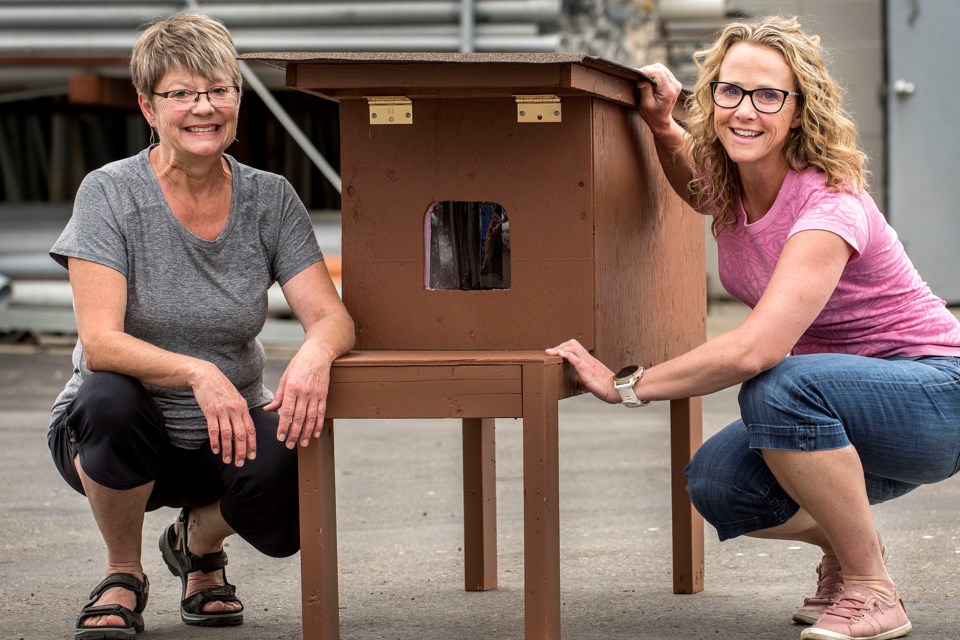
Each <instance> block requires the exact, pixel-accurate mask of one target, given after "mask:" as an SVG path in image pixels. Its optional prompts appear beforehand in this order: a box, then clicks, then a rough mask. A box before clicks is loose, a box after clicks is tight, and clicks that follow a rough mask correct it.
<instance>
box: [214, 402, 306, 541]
mask: <svg viewBox="0 0 960 640" xmlns="http://www.w3.org/2000/svg"><path fill="white" fill-rule="evenodd" d="M251 417H252V418H253V421H254V425H255V426H256V427H257V442H258V447H257V457H256V458H255V459H254V460H251V461H250V462H248V463H247V464H245V465H244V466H243V467H240V468H237V467H229V468H227V467H225V468H224V471H223V474H224V486H225V488H226V493H225V495H224V497H223V498H222V499H221V502H220V509H221V512H222V513H223V516H224V518H225V519H226V520H227V522H228V523H229V524H230V526H231V527H233V529H234V530H235V531H236V532H237V533H238V534H240V537H242V538H243V539H244V540H246V541H247V542H249V543H250V544H251V545H253V546H254V547H255V548H256V549H257V550H259V551H260V552H261V553H264V554H266V555H268V556H272V557H278V558H279V557H287V556H290V555H293V554H294V553H296V552H297V551H299V550H300V510H299V492H298V475H297V451H296V449H287V448H286V447H285V446H284V444H283V443H282V442H277V440H276V437H275V434H276V414H266V415H264V414H263V412H261V411H258V410H254V411H251Z"/></svg>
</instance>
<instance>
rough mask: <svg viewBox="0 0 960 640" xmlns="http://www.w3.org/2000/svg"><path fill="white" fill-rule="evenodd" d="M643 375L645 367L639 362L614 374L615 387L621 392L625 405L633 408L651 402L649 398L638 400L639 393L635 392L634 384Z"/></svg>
mask: <svg viewBox="0 0 960 640" xmlns="http://www.w3.org/2000/svg"><path fill="white" fill-rule="evenodd" d="M642 377H643V367H641V366H640V365H638V364H631V365H627V366H626V367H624V368H623V369H620V371H618V372H617V373H616V375H614V376H613V388H614V389H616V390H617V393H619V394H620V397H621V398H622V400H623V406H625V407H630V408H631V409H632V408H634V407H645V406H647V405H648V404H650V401H649V400H638V399H637V394H635V393H634V392H633V385H635V384H637V382H638V381H639V380H640V378H642Z"/></svg>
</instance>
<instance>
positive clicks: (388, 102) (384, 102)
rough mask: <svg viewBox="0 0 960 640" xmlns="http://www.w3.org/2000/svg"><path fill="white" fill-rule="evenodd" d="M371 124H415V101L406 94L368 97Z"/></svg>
mask: <svg viewBox="0 0 960 640" xmlns="http://www.w3.org/2000/svg"><path fill="white" fill-rule="evenodd" d="M367 105H368V106H369V107H370V124H413V101H412V100H411V99H410V98H407V97H404V96H375V97H368V98H367Z"/></svg>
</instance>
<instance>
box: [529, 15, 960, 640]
mask: <svg viewBox="0 0 960 640" xmlns="http://www.w3.org/2000/svg"><path fill="white" fill-rule="evenodd" d="M695 59H696V61H697V63H698V65H699V67H700V75H699V78H698V80H697V84H696V88H695V90H694V92H693V94H692V95H691V97H690V100H689V103H688V109H687V111H688V114H689V120H688V122H687V127H686V129H684V128H682V127H681V126H680V125H679V124H678V123H677V122H675V121H674V120H673V118H672V117H671V115H670V114H671V111H672V109H673V107H674V105H675V103H676V101H677V99H678V97H679V95H680V91H681V87H680V83H679V82H678V81H677V80H676V78H675V77H674V76H673V75H672V74H671V73H670V71H669V70H668V69H666V68H665V67H663V66H662V65H652V66H650V67H646V68H644V69H643V70H642V71H643V73H644V74H645V75H646V76H647V77H648V78H649V79H650V82H642V83H641V84H640V90H641V93H640V107H639V108H640V115H641V117H642V118H643V119H644V121H645V122H646V123H647V125H648V126H649V127H650V129H651V130H652V132H653V134H654V138H655V140H656V145H657V151H658V153H659V157H660V160H661V164H662V165H663V169H664V172H665V174H666V176H667V178H668V179H669V181H670V183H671V185H672V186H673V188H674V189H675V190H676V191H677V193H679V194H680V195H681V197H683V198H684V199H685V200H686V201H687V202H688V203H689V204H690V205H691V206H692V207H694V209H696V210H697V211H699V212H700V213H702V214H704V215H709V216H712V217H713V233H714V235H715V236H716V239H717V244H718V249H719V256H720V276H721V280H722V282H723V284H724V286H725V287H726V288H727V290H728V291H729V292H730V293H731V294H732V295H734V296H736V297H737V298H738V299H740V300H742V301H743V302H745V303H746V304H747V305H749V306H750V307H751V309H752V311H751V313H750V314H749V316H748V317H747V318H746V320H744V322H743V323H742V324H741V325H740V326H739V327H737V328H736V329H734V330H733V331H731V332H729V333H727V334H725V335H722V336H720V337H718V338H715V339H713V340H711V341H709V342H707V343H705V344H704V345H702V346H700V347H698V348H696V349H694V350H693V351H690V352H688V353H686V354H684V355H682V356H680V357H678V358H675V359H673V360H670V361H668V362H664V363H662V364H659V365H657V366H655V367H651V368H650V369H647V370H646V371H644V370H643V369H642V368H639V367H629V368H627V369H624V370H623V371H622V372H621V373H619V374H616V375H615V374H614V373H613V372H612V371H611V370H610V369H608V368H607V367H606V366H605V365H604V364H603V363H601V362H599V361H598V360H596V359H595V358H593V357H592V356H591V355H590V354H589V353H588V352H587V351H586V350H585V349H584V348H583V346H582V345H580V344H579V343H578V342H576V341H573V340H571V341H568V342H566V343H564V344H562V345H559V346H557V347H555V348H553V349H548V350H547V351H548V353H552V354H559V355H561V356H563V357H564V358H566V359H567V360H568V361H569V362H570V363H571V364H572V365H573V366H574V367H575V368H576V370H577V372H578V374H579V377H580V383H581V385H582V386H583V387H584V388H586V389H588V390H589V391H591V392H592V393H594V394H595V395H596V396H597V397H599V398H601V399H603V400H606V401H607V402H611V403H617V402H621V400H623V401H624V402H625V403H626V404H627V405H628V406H642V405H643V404H646V402H648V401H650V400H667V399H672V398H685V397H689V396H698V395H704V394H708V393H712V392H714V391H718V390H720V389H723V388H726V387H730V386H733V385H736V384H741V383H742V387H741V391H740V396H739V401H740V409H741V419H740V420H738V421H736V422H735V423H733V424H731V425H730V426H728V427H726V428H725V429H724V430H722V431H721V432H720V433H718V434H717V435H715V436H713V437H712V438H710V439H709V440H708V441H707V442H706V443H704V445H703V446H702V447H701V448H700V450H699V451H698V452H697V454H696V456H695V457H694V459H693V461H692V462H691V463H690V465H689V466H688V468H687V469H686V472H685V473H686V476H687V478H688V480H689V483H688V491H689V492H690V496H691V498H692V500H693V503H694V505H695V506H696V508H697V509H698V510H699V511H700V513H701V514H702V515H703V516H704V518H705V519H706V520H707V521H709V522H710V523H711V524H712V525H713V526H714V527H715V528H716V529H717V532H718V534H719V536H720V538H721V540H725V539H728V538H731V537H735V536H739V535H749V536H754V537H759V538H776V539H785V540H798V541H802V542H806V543H809V544H814V545H817V546H819V547H820V548H821V549H822V550H823V557H822V559H821V561H820V564H819V565H818V566H817V573H818V582H817V591H816V593H815V595H814V596H812V597H810V598H806V599H805V600H804V603H803V605H802V606H800V607H799V608H798V609H796V610H795V611H794V613H793V619H794V620H795V621H797V622H801V623H806V624H811V625H812V626H810V627H808V628H805V629H804V630H803V631H802V632H801V635H800V637H801V639H802V640H853V639H859V640H886V639H889V638H899V637H901V636H905V635H907V634H908V633H909V632H910V629H911V623H910V621H909V620H908V619H907V615H906V612H905V610H904V607H903V603H902V601H901V600H900V597H899V595H898V592H897V588H896V585H895V583H894V581H893V579H892V578H891V577H890V575H889V574H888V573H887V570H886V567H885V565H884V557H885V549H884V547H883V543H882V542H881V540H880V537H879V535H878V533H877V531H876V526H875V524H874V520H873V515H872V512H871V509H870V505H871V504H876V503H879V502H884V501H886V500H889V499H891V498H894V497H898V496H901V495H903V494H905V493H907V492H909V491H911V490H912V489H914V488H916V487H917V486H919V485H921V484H926V483H932V482H938V481H940V480H943V479H945V478H948V477H950V476H952V475H954V474H955V473H956V472H957V470H958V466H960V324H958V323H957V321H956V319H955V318H954V317H953V316H952V315H951V314H950V312H949V311H948V310H947V309H946V306H945V304H944V302H943V300H941V299H939V298H937V297H936V296H935V295H934V294H933V293H932V292H931V291H930V289H929V288H928V287H927V285H926V283H924V282H923V280H922V279H921V278H920V276H919V274H918V273H917V271H916V269H914V267H913V265H912V263H911V262H910V260H909V259H908V257H907V255H906V253H905V252H904V249H903V246H902V245H901V244H900V242H899V240H898V239H897V235H896V232H895V231H894V230H893V229H892V228H891V227H890V226H889V225H888V224H887V223H886V221H885V220H884V218H883V216H882V214H881V213H880V212H879V211H878V209H877V207H876V205H875V204H874V202H873V199H872V198H871V197H870V196H869V195H868V194H867V193H866V191H865V189H866V171H865V169H864V162H865V158H864V155H863V154H862V153H861V152H860V151H859V150H858V149H857V146H856V141H857V132H856V127H855V125H854V124H853V122H852V121H851V119H850V118H849V116H847V114H846V113H845V112H844V111H843V108H842V106H841V90H840V88H839V86H838V85H837V84H836V82H835V81H834V80H833V79H832V78H831V77H830V75H829V73H828V72H827V70H826V68H825V65H824V62H823V58H822V54H821V49H820V41H819V38H818V37H816V36H812V35H809V34H807V33H805V32H804V31H803V30H802V28H801V26H800V24H799V22H797V21H796V19H785V18H767V19H763V20H760V21H758V22H754V23H731V24H729V25H728V26H727V27H726V28H724V29H723V31H722V32H721V33H720V35H719V37H718V39H717V40H716V42H715V43H714V44H713V45H712V46H710V47H708V48H707V49H705V50H703V51H700V52H698V53H697V54H696V55H695ZM788 356H789V357H788Z"/></svg>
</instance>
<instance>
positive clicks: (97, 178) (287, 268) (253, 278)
mask: <svg viewBox="0 0 960 640" xmlns="http://www.w3.org/2000/svg"><path fill="white" fill-rule="evenodd" d="M148 154H149V149H145V150H143V151H142V152H140V153H139V154H138V155H136V156H134V157H132V158H127V159H125V160H120V161H118V162H113V163H110V164H108V165H106V166H104V167H102V168H100V169H98V170H96V171H93V172H92V173H90V174H89V175H87V177H86V178H84V180H83V182H82V184H81V185H80V188H79V190H78V191H77V196H76V200H75V201H74V206H73V216H72V217H71V218H70V221H69V222H68V223H67V226H66V228H65V229H64V231H63V233H62V234H61V235H60V238H59V239H58V240H57V242H56V244H54V246H53V248H52V249H51V250H50V255H51V256H52V257H53V259H54V260H56V261H57V262H58V263H60V264H61V265H63V266H67V258H68V257H75V258H82V259H84V260H90V261H92V262H97V263H99V264H102V265H105V266H107V267H110V268H111V269H116V270H117V271H119V272H120V273H121V274H123V275H124V276H125V277H126V280H127V310H126V316H125V318H124V330H125V331H126V332H127V333H129V334H130V335H132V336H134V337H136V338H139V339H141V340H144V341H145V342H149V343H150V344H153V345H156V346H158V347H160V348H162V349H166V350H168V351H172V352H176V353H182V354H187V355H190V356H194V357H197V358H200V359H203V360H207V361H209V362H212V363H213V364H215V365H217V366H218V367H219V368H220V370H221V371H222V372H223V373H224V375H226V376H227V378H229V379H230V381H231V382H232V383H233V384H234V386H236V388H237V389H238V390H239V392H240V394H241V395H242V396H243V397H244V398H245V399H246V401H247V404H248V405H249V406H250V407H260V406H263V405H265V404H267V403H268V402H269V401H270V400H271V398H272V397H273V396H272V393H271V392H270V391H269V390H268V389H267V388H266V387H264V386H263V367H264V359H265V357H264V351H263V346H262V345H261V344H260V342H259V340H258V339H257V336H258V335H259V333H260V331H261V330H262V329H263V325H264V322H265V321H266V316H267V289H268V288H269V287H270V286H271V285H272V284H273V282H274V281H277V282H279V283H280V284H281V285H283V284H284V283H286V282H287V280H289V279H290V278H292V277H293V276H295V275H296V274H298V273H300V272H301V271H302V270H303V269H305V268H307V267H308V266H310V265H311V264H313V263H315V262H317V261H319V260H321V259H323V255H322V254H321V253H320V249H319V247H318V246H317V240H316V237H315V236H314V233H313V227H312V225H311V223H310V218H309V216H308V215H307V211H306V209H305V208H304V206H303V203H302V202H300V199H299V198H298V197H297V194H296V193H295V192H294V190H293V187H292V186H290V183H289V182H287V180H286V179H285V178H283V177H281V176H278V175H275V174H272V173H267V172H265V171H260V170H257V169H253V168H252V167H248V166H246V165H242V164H240V163H238V162H237V161H236V160H235V159H234V158H232V157H231V156H225V157H226V159H227V161H228V162H229V163H230V166H231V168H232V170H233V202H232V203H231V206H230V217H229V219H228V220H227V224H226V226H225V227H224V229H223V231H222V232H221V234H220V237H218V238H217V239H216V240H213V241H207V240H203V239H200V238H198V237H197V236H195V235H193V234H192V233H190V232H189V231H188V230H187V229H186V228H185V227H184V226H183V225H182V224H181V223H180V221H179V220H177V218H176V216H174V215H173V211H171V209H170V207H169V206H168V205H167V202H166V200H165V199H164V197H163V193H162V192H161V190H160V183H159V182H158V181H157V177H156V175H155V174H154V172H153V169H152V167H151V166H150V161H149V158H148ZM73 368H74V371H73V377H72V378H71V379H70V381H69V382H68V383H67V385H66V387H65V388H64V390H63V392H62V393H61V394H60V396H59V397H58V398H57V400H56V402H55V404H54V406H53V410H52V415H51V423H54V422H55V421H56V420H57V418H59V417H60V416H61V415H62V414H63V413H64V412H65V411H66V408H67V405H69V403H70V401H71V400H73V398H74V396H75V395H76V392H77V389H78V388H79V387H80V384H81V383H82V382H83V381H84V379H85V378H86V377H87V376H89V375H90V370H89V369H87V367H86V365H85V363H84V359H83V348H82V345H81V344H80V342H79V341H78V342H77V347H76V349H75V350H74V352H73ZM147 389H148V391H149V392H150V394H151V395H152V396H153V397H154V399H155V400H156V401H157V403H158V405H159V406H160V409H161V410H162V411H163V415H164V419H165V421H166V427H167V432H168V435H169V437H170V440H171V442H172V443H173V444H174V445H176V446H178V447H182V448H186V449H196V448H199V447H200V446H201V445H203V444H204V443H206V442H207V430H206V421H205V419H204V417H203V413H202V412H201V411H200V407H199V406H198V405H197V403H196V400H195V399H194V396H193V391H192V390H191V389H190V388H189V387H176V388H163V387H156V386H152V385H147Z"/></svg>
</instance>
